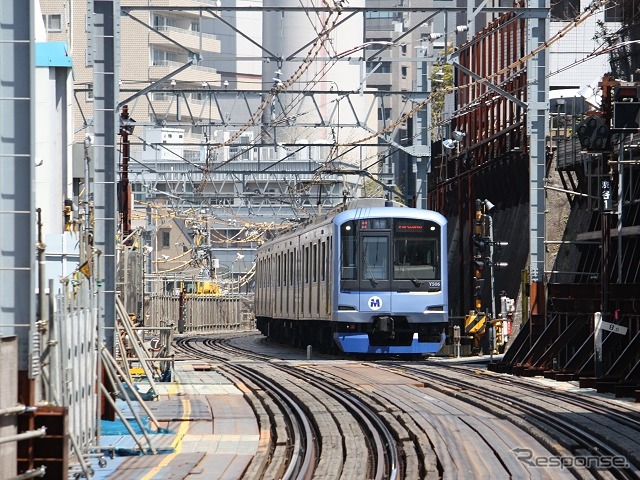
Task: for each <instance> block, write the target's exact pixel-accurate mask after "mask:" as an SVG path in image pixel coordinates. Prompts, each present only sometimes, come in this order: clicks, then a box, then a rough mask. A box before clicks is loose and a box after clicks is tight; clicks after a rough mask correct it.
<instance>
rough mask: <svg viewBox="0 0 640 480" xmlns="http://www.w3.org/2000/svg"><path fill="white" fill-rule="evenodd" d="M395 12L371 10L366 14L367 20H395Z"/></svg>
mask: <svg viewBox="0 0 640 480" xmlns="http://www.w3.org/2000/svg"><path fill="white" fill-rule="evenodd" d="M394 15H395V14H394V12H390V11H376V10H369V11H367V12H366V13H365V18H393V17H394Z"/></svg>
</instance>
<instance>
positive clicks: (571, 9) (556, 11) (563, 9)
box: [551, 0, 609, 22]
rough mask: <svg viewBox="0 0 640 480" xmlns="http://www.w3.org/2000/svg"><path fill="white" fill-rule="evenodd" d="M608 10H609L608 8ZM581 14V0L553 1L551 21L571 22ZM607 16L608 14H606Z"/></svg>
mask: <svg viewBox="0 0 640 480" xmlns="http://www.w3.org/2000/svg"><path fill="white" fill-rule="evenodd" d="M607 10H609V9H608V8H607ZM579 14H580V0H551V20H552V21H556V22H558V21H569V20H573V19H574V18H576V17H577V16H578V15H579ZM605 15H606V14H605Z"/></svg>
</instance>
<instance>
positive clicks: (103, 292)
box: [87, 0, 120, 352]
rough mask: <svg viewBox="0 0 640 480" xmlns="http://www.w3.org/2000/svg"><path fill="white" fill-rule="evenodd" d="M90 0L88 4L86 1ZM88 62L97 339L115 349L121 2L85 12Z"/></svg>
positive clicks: (105, 0)
mask: <svg viewBox="0 0 640 480" xmlns="http://www.w3.org/2000/svg"><path fill="white" fill-rule="evenodd" d="M89 2H91V0H89ZM87 16H88V23H89V25H90V28H89V31H90V39H91V40H90V42H89V46H88V50H90V56H89V58H90V62H91V63H92V65H93V88H94V135H95V143H94V150H93V151H94V162H95V174H94V202H95V230H94V232H95V233H94V247H95V248H96V249H97V250H99V255H98V265H97V268H96V269H95V275H94V277H95V278H94V281H96V282H97V286H98V289H97V291H98V309H99V310H98V321H99V323H98V325H99V329H100V332H99V335H100V336H101V338H100V341H102V342H104V343H105V345H106V347H107V348H108V349H109V351H111V352H113V348H114V331H115V330H114V328H115V316H116V310H115V304H116V302H115V300H116V298H115V296H116V293H115V288H116V261H115V251H116V249H115V241H116V231H117V228H116V166H117V165H118V161H117V150H116V145H115V141H116V134H117V133H118V126H117V125H118V124H117V122H118V121H119V115H118V112H117V109H116V99H117V94H118V78H119V72H118V62H116V59H117V58H119V50H120V45H119V43H120V31H119V28H120V1H119V0H93V10H92V11H91V10H88V13H87Z"/></svg>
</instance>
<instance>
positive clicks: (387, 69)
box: [367, 62, 391, 73]
mask: <svg viewBox="0 0 640 480" xmlns="http://www.w3.org/2000/svg"><path fill="white" fill-rule="evenodd" d="M376 66H377V68H376V70H375V73H391V62H367V73H371V71H372V70H373V69H374V68H375V67H376Z"/></svg>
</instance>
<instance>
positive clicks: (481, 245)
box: [473, 234, 488, 256]
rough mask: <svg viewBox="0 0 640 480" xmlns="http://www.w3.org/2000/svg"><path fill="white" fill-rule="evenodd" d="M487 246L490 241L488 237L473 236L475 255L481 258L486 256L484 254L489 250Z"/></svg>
mask: <svg viewBox="0 0 640 480" xmlns="http://www.w3.org/2000/svg"><path fill="white" fill-rule="evenodd" d="M487 244H488V239H487V238H486V237H483V236H481V235H477V234H476V235H474V236H473V248H474V255H475V256H479V255H482V254H484V252H485V251H486V250H487Z"/></svg>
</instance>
